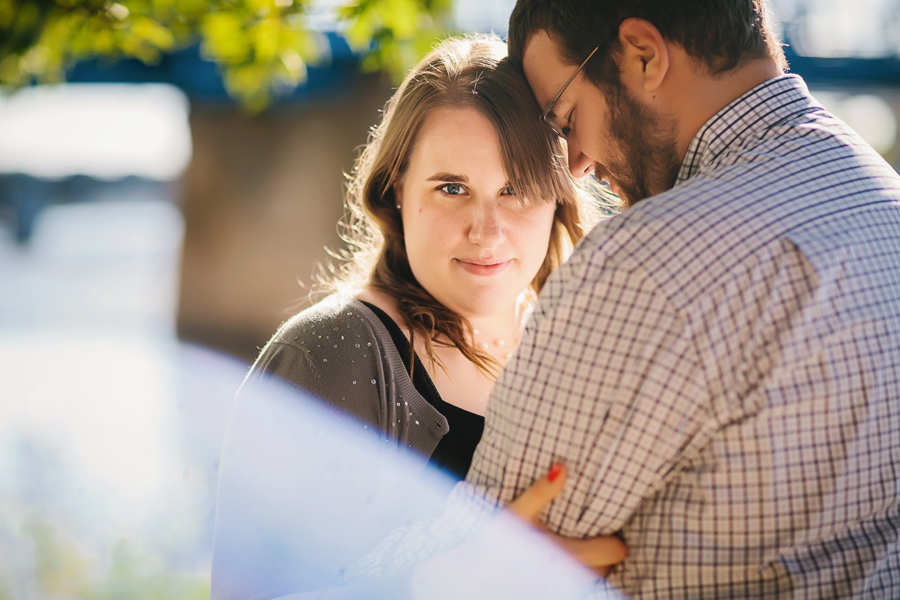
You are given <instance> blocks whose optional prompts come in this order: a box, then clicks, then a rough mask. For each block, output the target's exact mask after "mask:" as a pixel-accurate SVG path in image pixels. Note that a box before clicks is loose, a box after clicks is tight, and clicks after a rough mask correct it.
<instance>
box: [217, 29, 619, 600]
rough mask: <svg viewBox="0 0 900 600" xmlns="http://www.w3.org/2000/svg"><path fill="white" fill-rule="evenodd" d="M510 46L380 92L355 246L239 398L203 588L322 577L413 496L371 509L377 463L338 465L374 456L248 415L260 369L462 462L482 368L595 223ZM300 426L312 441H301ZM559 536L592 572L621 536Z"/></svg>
mask: <svg viewBox="0 0 900 600" xmlns="http://www.w3.org/2000/svg"><path fill="white" fill-rule="evenodd" d="M505 55H506V47H505V45H504V44H503V43H502V42H501V41H500V39H499V38H497V37H496V36H477V37H470V38H464V39H450V40H447V41H445V42H443V43H442V44H441V45H440V46H438V47H437V48H435V50H433V51H432V52H431V53H430V54H429V55H428V56H427V57H425V59H423V60H422V62H420V63H419V65H418V66H416V67H415V68H414V69H413V70H412V72H411V73H410V74H409V76H408V77H407V78H406V79H405V81H404V82H403V84H402V85H401V86H400V88H399V89H398V90H397V92H396V93H395V94H394V96H393V98H391V100H390V101H389V102H388V103H387V106H386V107H385V111H384V117H383V119H382V122H381V124H380V125H379V126H378V127H377V128H376V129H375V130H374V131H373V133H372V135H371V138H370V141H369V144H368V146H367V147H366V148H365V150H364V151H363V153H362V154H361V156H360V158H359V160H358V162H357V164H356V168H355V169H354V172H353V174H352V176H351V180H350V186H349V192H348V204H349V207H350V217H349V219H348V221H347V222H346V223H345V225H346V231H347V235H346V236H345V238H346V240H347V242H348V244H349V248H348V250H347V252H346V254H345V258H346V259H347V260H346V261H345V265H344V267H343V269H342V271H341V273H340V276H339V277H338V280H337V282H336V283H335V284H334V285H333V287H332V289H333V290H334V293H333V294H332V295H330V296H328V297H327V298H325V299H324V300H322V301H321V302H319V303H318V304H316V305H315V306H312V307H311V308H309V309H307V310H304V311H303V312H301V313H300V314H298V315H296V316H295V317H293V318H292V319H291V320H289V321H288V322H287V323H285V324H284V325H283V326H282V327H281V328H280V329H279V331H278V332H277V333H276V334H275V336H274V337H273V338H272V340H271V341H270V342H269V343H268V344H267V345H266V347H265V348H264V349H263V351H262V353H261V354H260V356H259V358H258V359H257V361H256V363H255V364H254V366H253V369H252V370H251V372H250V374H249V375H248V377H247V381H245V383H244V387H243V388H242V392H241V398H240V399H239V400H240V401H238V402H236V404H235V406H236V411H237V412H236V413H235V414H233V415H232V424H231V426H230V428H229V438H228V441H227V442H226V452H225V454H226V455H229V456H228V457H227V458H223V462H222V471H221V472H220V479H219V495H218V499H217V517H216V542H215V551H214V561H213V593H212V597H213V598H217V599H218V598H229V599H230V598H236V597H249V596H254V597H264V596H265V595H268V596H269V597H271V596H277V595H279V594H284V593H288V592H289V591H293V592H301V591H309V590H315V589H325V588H329V587H330V586H334V585H336V584H337V583H339V582H341V581H343V573H344V569H345V567H346V566H347V565H348V564H350V563H352V562H354V561H355V560H357V559H359V558H361V557H362V556H364V555H365V554H366V553H367V552H369V551H370V550H371V548H372V546H374V545H375V544H376V543H377V542H378V541H380V540H381V539H382V538H383V536H384V535H387V534H388V533H389V532H390V531H391V530H392V529H393V528H395V527H398V526H400V525H403V524H406V523H408V522H409V521H410V520H411V519H413V518H414V517H412V516H411V515H412V514H413V513H414V512H415V511H417V510H419V509H420V508H422V507H421V506H419V505H418V504H417V502H416V501H414V500H412V499H411V498H409V497H405V496H404V497H403V498H401V499H398V500H396V501H395V500H394V497H393V496H392V495H391V494H392V493H393V492H391V493H387V492H386V493H385V498H387V500H383V499H382V500H379V501H380V502H386V506H387V507H388V508H387V509H385V510H379V509H376V508H374V506H376V505H377V506H382V504H377V502H375V500H371V498H370V495H369V494H360V493H358V492H361V491H366V490H367V489H368V488H367V485H369V484H371V483H372V481H375V480H377V479H378V476H377V474H375V475H373V474H372V473H370V472H368V471H367V472H366V474H365V477H368V476H370V475H371V476H372V477H373V478H372V479H371V480H368V481H369V483H368V484H364V483H361V481H360V480H361V479H365V477H360V476H359V475H358V474H355V475H354V474H348V472H353V473H356V472H355V471H353V469H352V465H354V464H357V463H365V464H370V462H371V461H368V460H361V459H359V457H357V458H355V459H351V460H348V461H344V462H346V464H347V465H351V466H345V467H344V468H341V469H333V468H332V467H331V461H332V460H333V458H329V457H332V456H333V453H332V452H330V451H323V450H321V448H320V444H321V445H325V446H328V447H329V448H331V447H332V446H333V444H330V443H328V442H329V440H330V441H332V442H333V439H332V438H331V437H330V436H328V435H324V436H323V437H319V438H317V435H319V436H321V435H322V434H316V433H312V434H311V433H310V431H309V429H308V427H307V428H306V429H303V428H304V427H306V426H305V425H302V426H301V424H300V423H298V422H297V421H290V418H289V416H288V417H285V418H284V419H273V420H272V421H271V423H270V422H266V423H267V424H266V425H263V426H258V425H254V423H257V424H258V423H259V422H260V420H259V418H258V414H257V413H259V412H260V410H261V409H259V406H258V405H257V403H256V402H255V399H254V398H251V394H250V388H251V387H256V386H257V385H260V386H262V384H263V381H264V380H266V379H268V378H267V377H265V376H266V375H276V376H277V377H279V378H281V379H283V380H286V381H288V382H290V383H292V384H294V385H295V386H297V387H300V388H303V389H306V390H309V391H310V392H312V393H313V394H315V395H316V396H318V397H320V398H322V399H323V400H324V401H325V402H327V403H328V404H330V405H332V406H334V407H336V408H338V409H340V410H341V411H344V412H347V413H350V414H351V415H353V416H355V417H356V418H357V419H358V422H359V429H360V431H361V432H363V433H365V432H369V433H370V434H371V435H373V436H376V437H377V441H378V444H377V446H380V447H382V448H389V449H391V448H397V449H400V448H402V449H413V450H415V451H416V452H418V453H419V454H421V455H423V456H425V457H427V458H428V460H429V461H430V462H431V463H432V464H433V465H435V466H436V467H437V468H439V469H443V470H445V471H447V472H449V473H450V474H452V475H454V476H456V477H458V478H463V477H464V476H465V474H466V472H467V470H468V467H469V464H470V462H471V460H472V454H473V452H474V450H475V446H476V445H477V443H478V441H479V438H480V437H481V432H482V428H483V426H484V416H483V415H484V413H485V408H486V404H487V400H488V396H489V393H490V389H491V386H492V385H493V383H494V379H495V376H496V373H497V372H498V371H499V369H500V368H502V367H503V365H504V364H505V363H506V361H507V360H508V359H509V357H510V356H511V355H512V353H514V352H515V349H516V345H517V344H518V340H519V335H520V331H521V328H522V326H523V323H524V321H525V319H526V317H527V315H528V312H529V310H530V308H531V306H532V304H533V302H534V301H535V298H536V296H537V294H538V292H540V290H541V288H542V287H543V285H544V284H545V282H546V281H547V278H548V276H549V275H550V274H551V273H552V272H553V270H554V269H555V268H556V267H557V266H559V265H560V264H561V263H562V261H563V260H565V258H566V257H567V256H568V254H569V252H570V251H571V249H572V247H573V245H574V244H575V243H576V242H577V241H578V240H579V239H580V238H581V237H582V235H583V233H584V232H585V231H586V230H587V229H588V228H589V227H590V226H591V225H592V224H593V220H594V219H593V211H592V210H591V208H590V207H591V206H592V200H591V198H590V196H589V195H588V194H587V193H586V190H584V189H581V188H578V187H576V185H575V183H574V180H573V179H572V178H571V177H570V175H569V172H568V169H567V168H566V158H565V152H564V148H562V147H561V146H560V142H559V139H558V138H557V136H555V135H553V134H552V133H549V132H548V131H545V130H544V129H543V128H542V127H541V125H540V122H539V116H540V108H539V107H538V106H537V104H536V102H535V100H534V98H533V96H532V94H531V91H530V90H529V88H528V85H527V83H526V82H525V81H524V79H523V78H522V77H521V75H519V74H517V73H514V72H512V71H511V70H509V67H507V66H506V62H505V61H504V60H502V59H503V57H504V56H505ZM287 422H293V423H295V424H297V428H296V429H293V428H292V427H291V426H289V425H285V423H287ZM285 430H287V431H288V433H285ZM301 430H303V431H301ZM247 432H250V433H247ZM254 432H255V433H254ZM254 436H255V437H254ZM279 436H281V437H279ZM285 437H287V439H288V440H289V442H285V443H281V442H279V440H284V439H285ZM307 437H309V438H310V439H308V440H307V439H306V438H307ZM313 438H316V439H313ZM298 439H300V440H301V441H302V442H305V443H307V444H308V445H309V446H311V448H312V449H311V450H310V451H298V450H297V449H296V445H297V444H294V443H293V442H294V440H298ZM322 439H324V440H325V441H322V442H320V441H317V440H322ZM250 440H253V441H250ZM366 447H370V446H368V445H367V446H366ZM229 448H230V449H231V451H230V454H229ZM349 450H352V449H348V452H349ZM255 454H258V455H259V457H256V456H254V455H255ZM349 456H353V455H352V454H349ZM248 457H249V458H248ZM365 458H366V459H368V458H369V457H368V456H366V457H365ZM319 461H321V462H319ZM339 462H340V461H339ZM281 463H285V464H281ZM342 464H343V463H342ZM279 465H280V466H279ZM285 466H287V468H285ZM300 473H302V474H303V476H302V477H301V478H300V479H299V483H297V481H298V477H299V475H298V474H300ZM560 473H562V476H560ZM564 480H565V474H564V471H562V467H561V466H560V467H555V468H554V470H553V471H551V473H550V474H548V476H547V477H546V478H543V479H542V480H540V481H538V482H537V483H535V485H534V486H532V488H530V489H529V490H528V491H526V492H525V493H524V494H523V495H522V496H521V497H520V498H519V499H518V500H517V501H516V502H514V503H513V504H512V505H511V507H510V508H511V510H512V511H513V512H514V513H516V514H518V515H519V516H521V517H522V518H524V519H526V520H529V521H531V520H534V521H535V522H537V519H538V515H539V513H540V511H541V509H542V508H543V506H544V505H545V504H546V503H547V502H549V501H550V500H551V499H552V497H554V496H555V495H556V494H557V493H558V492H559V490H560V489H561V487H562V485H563V484H564ZM379 481H380V480H379ZM292 486H293V487H292ZM331 487H334V488H335V489H337V490H339V491H338V492H335V491H333V490H332V489H331ZM374 487H379V489H380V487H383V486H380V483H378V484H375V485H374ZM388 488H389V490H388V491H389V492H390V490H393V489H394V488H392V487H391V486H388ZM291 490H294V491H293V492H292V491H291ZM369 491H373V494H372V496H371V497H372V498H381V496H378V495H377V494H375V493H374V490H369ZM381 491H382V492H384V490H381ZM319 498H324V500H318V499H319ZM357 498H359V499H360V500H359V502H356V500H357ZM372 502H375V504H371V503H372ZM310 506H312V507H313V508H310ZM284 512H287V513H288V514H289V515H291V517H290V518H287V519H286V520H285V519H283V518H282V517H281V516H280V515H281V514H282V513H284ZM416 514H417V513H416ZM273 515H274V516H273ZM316 528H318V529H316ZM319 530H322V531H321V532H320V535H318V536H317V535H314V534H313V533H311V531H319ZM348 530H349V531H350V532H351V533H350V534H348V533H347V531H348ZM289 532H290V533H289ZM366 536H368V537H366ZM310 540H313V541H310ZM560 541H561V542H562V543H563V544H564V545H565V546H566V547H567V548H569V549H570V550H571V551H572V552H573V554H575V555H576V556H577V557H578V558H579V559H581V560H582V561H584V562H585V563H586V564H588V565H589V566H591V567H602V568H606V567H607V566H608V565H612V564H615V563H617V562H619V561H620V560H622V558H623V557H624V546H623V545H622V543H621V542H620V541H619V540H618V539H616V538H596V539H594V540H560ZM336 548H337V549H339V551H338V550H336ZM347 548H353V550H352V551H351V550H348V549H347ZM334 556H337V557H339V558H334ZM345 556H351V557H352V558H347V559H346V560H345V558H344V557H345ZM286 557H289V558H286ZM329 561H331V562H329ZM336 572H339V573H340V575H336ZM235 590H238V591H235ZM250 590H252V593H251V592H250ZM363 596H364V597H368V596H366V595H365V594H363ZM298 597H306V596H298ZM316 597H318V596H316Z"/></svg>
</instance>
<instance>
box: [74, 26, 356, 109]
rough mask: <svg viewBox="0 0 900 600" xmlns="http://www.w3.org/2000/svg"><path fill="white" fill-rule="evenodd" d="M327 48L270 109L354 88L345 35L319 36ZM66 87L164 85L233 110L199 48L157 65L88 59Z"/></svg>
mask: <svg viewBox="0 0 900 600" xmlns="http://www.w3.org/2000/svg"><path fill="white" fill-rule="evenodd" d="M322 35H323V37H324V38H325V40H327V43H328V47H327V49H326V51H325V52H324V56H325V57H326V58H325V59H324V60H323V61H322V62H321V63H319V64H315V65H310V66H309V67H308V69H307V79H306V81H305V82H304V83H302V84H300V85H298V86H297V87H296V88H293V89H292V90H288V91H285V92H284V93H282V94H279V95H276V96H275V98H274V101H273V105H274V106H280V105H292V104H298V103H300V104H302V103H304V102H310V101H315V100H321V99H325V98H332V97H335V96H338V95H341V94H343V93H348V92H349V91H350V90H352V89H353V86H352V85H351V83H352V82H353V80H354V79H355V78H356V77H358V76H359V56H358V55H356V54H354V52H353V51H352V50H351V49H350V46H349V45H348V44H347V41H346V40H345V39H344V38H343V36H341V35H339V34H337V33H335V32H325V33H323V34H322ZM66 81H67V82H69V83H168V84H171V85H174V86H176V87H179V88H181V90H182V91H184V93H185V94H187V96H188V98H190V100H191V102H202V103H205V104H212V105H228V106H234V105H237V101H235V100H234V99H232V98H231V96H230V95H229V94H228V91H227V90H226V89H225V84H224V83H223V81H222V77H221V70H220V69H219V67H218V65H216V63H214V62H212V61H208V60H205V59H204V58H203V57H202V56H201V54H200V44H199V43H194V44H191V45H190V46H188V47H186V48H184V49H182V50H178V51H176V52H171V53H168V54H165V55H163V57H162V58H161V59H160V61H159V63H158V64H155V65H148V64H145V63H143V62H141V61H140V60H137V59H134V58H128V59H119V60H109V59H92V60H85V61H80V62H78V63H76V64H75V65H74V66H72V67H71V68H70V69H69V71H68V73H67V74H66Z"/></svg>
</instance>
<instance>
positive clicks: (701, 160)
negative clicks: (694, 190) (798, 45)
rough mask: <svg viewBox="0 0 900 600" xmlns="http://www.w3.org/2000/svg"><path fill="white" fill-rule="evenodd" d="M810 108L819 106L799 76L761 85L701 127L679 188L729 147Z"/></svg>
mask: <svg viewBox="0 0 900 600" xmlns="http://www.w3.org/2000/svg"><path fill="white" fill-rule="evenodd" d="M810 106H818V105H817V104H816V103H815V101H814V100H813V99H812V97H811V96H810V95H809V90H808V89H807V87H806V83H804V81H803V79H802V78H801V77H800V76H799V75H782V76H780V77H776V78H774V79H770V80H768V81H766V82H763V83H761V84H759V85H758V86H756V87H755V88H753V89H752V90H750V91H749V92H747V93H746V94H744V95H743V96H741V97H740V98H738V99H737V100H735V101H734V102H732V103H731V104H729V105H728V106H726V107H725V108H723V109H722V110H720V111H719V112H717V113H716V114H715V115H713V117H712V118H711V119H710V120H709V121H707V122H706V123H705V124H704V125H703V127H701V128H700V130H699V131H698V132H697V134H696V135H695V136H694V138H693V139H692V140H691V143H690V145H689V146H688V151H687V153H686V154H685V156H684V161H683V162H682V163H681V169H680V170H679V171H678V178H677V179H676V180H675V186H676V187H677V186H679V185H681V184H682V183H684V182H686V181H687V180H688V179H690V178H691V177H693V176H694V175H696V174H697V173H698V172H699V171H700V168H701V167H703V166H708V165H711V164H713V163H715V162H716V160H718V158H719V157H720V156H722V155H723V154H724V153H725V151H726V150H728V148H729V147H731V146H733V145H735V144H736V143H737V145H740V142H741V141H742V140H744V139H746V138H747V137H750V136H756V135H759V133H760V132H761V131H763V130H765V129H767V128H769V127H771V126H772V125H773V124H774V123H777V122H779V121H782V120H783V119H786V118H788V117H790V116H792V115H796V114H797V113H798V112H802V111H803V110H804V109H807V108H809V107H810Z"/></svg>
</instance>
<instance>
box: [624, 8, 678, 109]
mask: <svg viewBox="0 0 900 600" xmlns="http://www.w3.org/2000/svg"><path fill="white" fill-rule="evenodd" d="M619 42H621V44H622V48H623V49H624V50H623V58H622V59H621V60H622V63H621V64H620V68H621V70H622V81H623V83H626V85H628V84H631V85H628V87H630V88H631V89H632V90H634V91H637V90H638V89H640V90H643V91H644V92H645V93H653V92H655V91H656V90H657V89H658V88H659V86H660V85H662V82H663V80H664V79H665V77H666V74H667V73H668V71H669V46H668V43H667V42H666V40H665V38H664V37H663V36H662V34H661V33H660V32H659V29H657V28H656V26H655V25H653V23H651V22H650V21H647V20H644V19H639V18H637V17H630V18H628V19H625V20H624V21H622V24H621V25H619ZM632 86H634V87H632Z"/></svg>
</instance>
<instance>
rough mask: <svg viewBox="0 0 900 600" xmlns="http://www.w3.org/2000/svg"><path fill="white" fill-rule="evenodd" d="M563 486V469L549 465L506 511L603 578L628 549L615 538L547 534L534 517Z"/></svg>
mask: <svg viewBox="0 0 900 600" xmlns="http://www.w3.org/2000/svg"><path fill="white" fill-rule="evenodd" d="M565 485H566V467H565V465H563V464H562V463H561V462H557V463H556V464H554V465H553V467H552V468H551V469H550V471H549V472H548V473H547V475H546V476H545V477H542V478H541V479H538V480H537V481H535V482H534V483H533V484H532V486H531V487H530V488H528V489H527V490H525V491H524V492H522V494H521V495H519V497H518V498H516V499H515V500H513V501H512V502H511V503H510V504H509V505H508V506H507V507H506V508H507V510H509V511H510V512H512V513H513V514H515V515H517V516H519V518H521V519H523V520H524V521H526V522H528V523H530V524H532V525H533V526H535V527H537V528H538V529H540V530H541V531H543V532H544V533H546V534H547V535H548V536H550V537H551V538H552V539H553V541H555V542H556V543H557V544H559V545H560V546H562V547H563V548H565V549H566V550H567V551H568V552H569V553H570V554H572V555H573V556H574V557H575V558H576V559H578V560H579V561H580V562H582V563H583V564H585V565H587V567H588V568H589V569H591V570H593V571H594V572H596V573H599V574H600V575H603V576H606V575H607V574H608V573H609V572H610V571H611V570H612V568H613V567H614V566H615V565H617V564H619V563H620V562H622V561H623V560H625V557H626V556H627V555H628V548H626V547H625V543H624V542H622V540H620V539H619V538H617V537H615V536H598V537H595V538H590V539H586V540H579V539H575V538H565V537H561V536H558V535H556V534H554V533H551V532H550V531H549V530H548V529H547V528H546V527H545V526H544V524H543V523H541V522H540V521H539V520H538V516H539V515H540V514H541V511H542V510H543V509H544V507H545V506H546V505H547V504H549V503H550V502H551V501H552V500H553V499H554V498H556V496H557V495H558V494H559V493H560V492H561V491H562V489H563V487H564V486H565Z"/></svg>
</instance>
